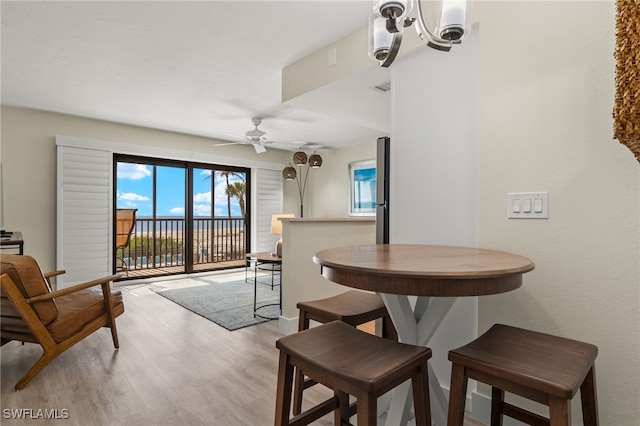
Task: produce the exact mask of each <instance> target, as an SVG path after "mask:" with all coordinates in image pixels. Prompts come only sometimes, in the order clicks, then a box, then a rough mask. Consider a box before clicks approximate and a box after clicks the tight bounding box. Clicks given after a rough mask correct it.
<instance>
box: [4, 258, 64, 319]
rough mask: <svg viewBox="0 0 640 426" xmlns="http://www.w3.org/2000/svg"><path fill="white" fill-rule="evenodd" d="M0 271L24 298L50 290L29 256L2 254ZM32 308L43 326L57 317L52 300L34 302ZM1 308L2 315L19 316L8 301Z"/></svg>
mask: <svg viewBox="0 0 640 426" xmlns="http://www.w3.org/2000/svg"><path fill="white" fill-rule="evenodd" d="M2 273H3V274H8V275H9V277H11V279H12V280H13V282H14V283H16V285H17V286H18V288H19V289H20V292H21V293H22V295H23V296H24V297H25V298H26V299H28V298H30V297H35V296H40V295H42V294H47V293H50V292H51V288H50V287H49V284H48V283H47V280H45V278H44V275H42V271H41V270H40V267H39V266H38V263H37V262H36V260H35V259H34V258H33V257H31V256H2ZM3 296H4V294H3ZM33 308H34V309H35V311H36V314H37V315H38V317H39V318H40V321H42V323H43V324H44V325H45V326H47V325H49V324H51V323H52V322H53V321H55V319H56V318H57V317H58V308H57V307H56V302H54V301H53V300H43V301H41V302H37V303H34V304H33ZM5 309H7V311H5ZM2 310H3V312H2V316H3V317H4V316H7V315H9V316H11V317H13V316H15V317H16V318H20V314H19V313H18V311H17V310H16V309H15V307H13V305H11V304H10V303H9V304H8V305H7V306H5V304H4V303H3V305H2ZM14 314H15V315H14ZM3 328H4V327H3ZM25 328H26V327H25ZM16 331H17V330H16Z"/></svg>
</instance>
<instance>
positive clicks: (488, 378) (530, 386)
mask: <svg viewBox="0 0 640 426" xmlns="http://www.w3.org/2000/svg"><path fill="white" fill-rule="evenodd" d="M597 355H598V348H597V347H596V346H594V345H590V344H588V343H582V342H578V341H576V340H570V339H565V338H562V337H557V336H552V335H549V334H543V333H537V332H534V331H528V330H523V329H520V328H515V327H509V326H506V325H501V324H496V325H494V326H493V327H491V329H489V330H488V331H487V332H486V333H484V334H483V335H482V336H480V337H478V338H477V339H476V340H474V341H473V342H471V343H469V344H468V345H465V346H463V347H461V348H458V349H454V350H452V351H450V352H449V360H450V361H451V362H452V363H453V366H452V371H451V390H450V394H449V420H448V425H449V426H454V425H459V426H462V422H463V418H464V405H465V399H466V390H467V379H475V380H478V381H480V382H483V383H486V384H489V385H491V386H492V390H491V425H492V426H498V425H502V415H503V414H504V415H506V416H509V417H512V418H514V419H517V420H520V421H522V422H524V423H527V424H530V425H540V424H547V425H551V426H560V425H562V426H569V425H571V399H572V398H573V397H574V396H575V394H576V392H577V391H578V389H580V397H581V399H582V416H583V421H584V424H585V425H589V426H596V425H597V424H598V406H597V399H596V377H595V365H594V363H595V359H596V356H597ZM505 391H506V392H511V393H514V394H517V395H520V396H522V397H525V398H527V399H530V400H533V401H537V402H539V403H541V404H545V405H547V406H548V407H549V419H547V418H544V417H542V416H539V415H537V414H534V413H531V412H529V411H526V410H524V409H522V408H519V407H516V406H514V405H511V404H508V403H507V402H505V401H504V393H505Z"/></svg>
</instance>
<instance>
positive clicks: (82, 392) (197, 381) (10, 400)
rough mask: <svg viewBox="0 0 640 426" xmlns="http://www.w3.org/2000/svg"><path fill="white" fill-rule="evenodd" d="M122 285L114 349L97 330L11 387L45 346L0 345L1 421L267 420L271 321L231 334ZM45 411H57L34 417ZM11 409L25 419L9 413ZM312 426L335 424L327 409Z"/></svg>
mask: <svg viewBox="0 0 640 426" xmlns="http://www.w3.org/2000/svg"><path fill="white" fill-rule="evenodd" d="M119 288H120V289H121V290H122V292H123V295H124V301H125V313H124V314H123V315H122V316H121V317H119V318H118V320H117V324H118V335H119V338H120V349H119V350H114V348H113V343H112V341H111V335H110V333H109V331H108V330H107V329H103V330H99V331H98V332H96V333H94V334H93V335H92V336H90V337H88V338H87V339H86V340H85V341H83V342H80V343H78V344H77V345H76V346H74V347H72V348H71V349H69V350H68V351H67V352H65V353H64V354H62V355H60V356H59V357H58V358H57V359H56V360H55V361H54V362H53V363H51V364H50V365H49V366H48V367H47V368H46V369H45V370H44V371H43V372H41V373H40V374H39V375H38V376H36V378H35V379H34V380H33V381H32V382H31V383H30V384H29V385H28V386H27V387H26V388H25V389H23V390H21V391H19V392H16V391H15V390H14V389H13V386H14V385H15V383H16V382H17V381H18V379H19V378H20V377H21V376H22V375H23V374H24V373H25V372H26V371H27V370H28V369H29V368H30V367H31V365H33V363H34V362H35V361H36V359H37V358H38V357H39V356H40V354H41V349H40V348H39V346H37V345H33V344H25V345H21V344H20V343H18V342H10V343H8V344H6V345H4V346H3V347H2V349H1V350H0V360H1V376H0V377H1V384H0V397H1V406H2V417H1V418H0V423H1V424H2V425H30V424H34V425H36V424H37V425H49V424H61V425H62V424H64V425H82V426H91V425H225V426H227V425H229V426H231V425H234V426H235V425H248V426H262V425H271V424H273V416H274V409H275V389H276V373H277V368H278V364H277V360H278V353H277V350H276V348H275V341H276V339H278V338H279V337H281V334H280V332H279V331H278V323H277V321H270V322H266V323H262V324H258V325H255V326H252V327H247V328H244V329H240V330H236V331H233V332H229V331H227V330H226V329H224V328H222V327H219V326H218V325H216V324H215V323H213V322H210V321H208V320H206V319H204V318H202V317H200V316H198V315H195V314H193V313H191V312H189V311H187V310H186V309H184V308H182V307H180V306H178V305H176V304H175V303H172V302H170V301H168V300H167V299H165V298H164V297H161V296H158V295H156V294H155V293H153V292H151V291H149V290H148V288H147V286H146V285H131V286H123V287H119ZM328 395H330V391H328V390H327V389H324V388H322V387H321V386H315V387H314V388H311V389H309V390H307V391H306V392H305V398H306V399H307V400H308V401H309V403H315V402H319V401H320V400H321V399H323V398H324V397H326V396H328ZM45 409H46V410H48V411H47V413H48V414H49V415H51V414H53V415H54V416H55V415H56V414H57V417H59V418H58V419H57V420H55V419H54V420H46V419H42V418H35V417H38V416H39V415H42V412H39V411H38V410H45ZM11 410H13V411H11ZM16 410H17V411H16ZM28 410H31V411H28ZM54 410H56V411H54ZM16 412H19V413H22V414H26V415H27V417H29V419H27V420H25V419H15V418H11V417H12V415H15V413H16ZM31 417H34V418H31ZM65 417H68V418H65ZM317 424H318V425H331V424H332V417H331V415H328V416H326V417H324V418H323V419H321V420H320V421H318V422H317ZM479 424H480V423H475V422H471V421H470V422H468V423H465V425H468V426H471V425H479Z"/></svg>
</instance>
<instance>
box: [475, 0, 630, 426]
mask: <svg viewBox="0 0 640 426" xmlns="http://www.w3.org/2000/svg"><path fill="white" fill-rule="evenodd" d="M474 13H475V15H476V17H477V18H478V20H479V22H480V56H479V60H480V102H479V109H478V111H479V123H480V227H479V230H480V245H481V246H482V247H491V248H496V249H502V250H506V251H512V252H515V253H519V254H522V255H525V256H528V257H529V258H531V259H532V260H533V261H534V262H535V263H536V269H535V270H534V271H533V272H531V273H529V274H526V275H525V278H524V286H523V287H522V288H521V289H519V290H517V291H513V292H510V293H506V294H503V295H499V296H495V297H482V298H480V300H479V330H480V331H481V332H482V331H484V330H486V329H488V328H489V327H490V326H491V325H492V324H494V323H507V324H512V325H516V326H521V327H526V328H530V329H534V330H539V331H543V332H549V333H554V334H558V335H562V336H567V337H571V338H574V339H579V340H584V341H587V342H590V343H593V344H595V345H597V346H598V347H599V351H600V352H599V355H598V358H597V360H596V375H597V386H598V399H599V401H598V402H599V410H600V424H602V425H616V426H631V425H638V424H639V422H640V408H639V407H640V404H638V401H640V384H639V383H640V370H639V365H640V362H639V361H640V164H638V162H637V161H636V160H635V159H634V157H633V155H632V153H631V152H630V151H629V150H628V149H627V148H626V147H624V146H623V145H621V144H619V143H618V142H617V141H616V140H614V139H613V120H612V111H613V99H614V93H615V63H614V58H613V52H614V49H615V37H614V36H615V5H614V2H612V1H604V2H602V1H601V2H598V1H593V2H591V1H584V2H579V1H578V2H538V1H536V2H476V3H475V9H474ZM518 191H523V192H524V191H549V209H550V210H549V219H548V220H514V219H511V220H509V219H507V218H506V206H507V193H508V192H518ZM483 392H484V393H485V394H486V389H483ZM577 400H578V401H579V398H577ZM578 401H576V402H574V405H573V413H574V421H575V423H576V424H582V423H580V418H581V415H580V409H579V405H578ZM474 408H475V404H474ZM474 411H475V410H474Z"/></svg>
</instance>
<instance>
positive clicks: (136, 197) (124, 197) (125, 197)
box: [118, 192, 150, 201]
mask: <svg viewBox="0 0 640 426" xmlns="http://www.w3.org/2000/svg"><path fill="white" fill-rule="evenodd" d="M118 200H121V201H149V200H150V198H149V197H147V196H145V195H140V194H136V193H135V192H118Z"/></svg>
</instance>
